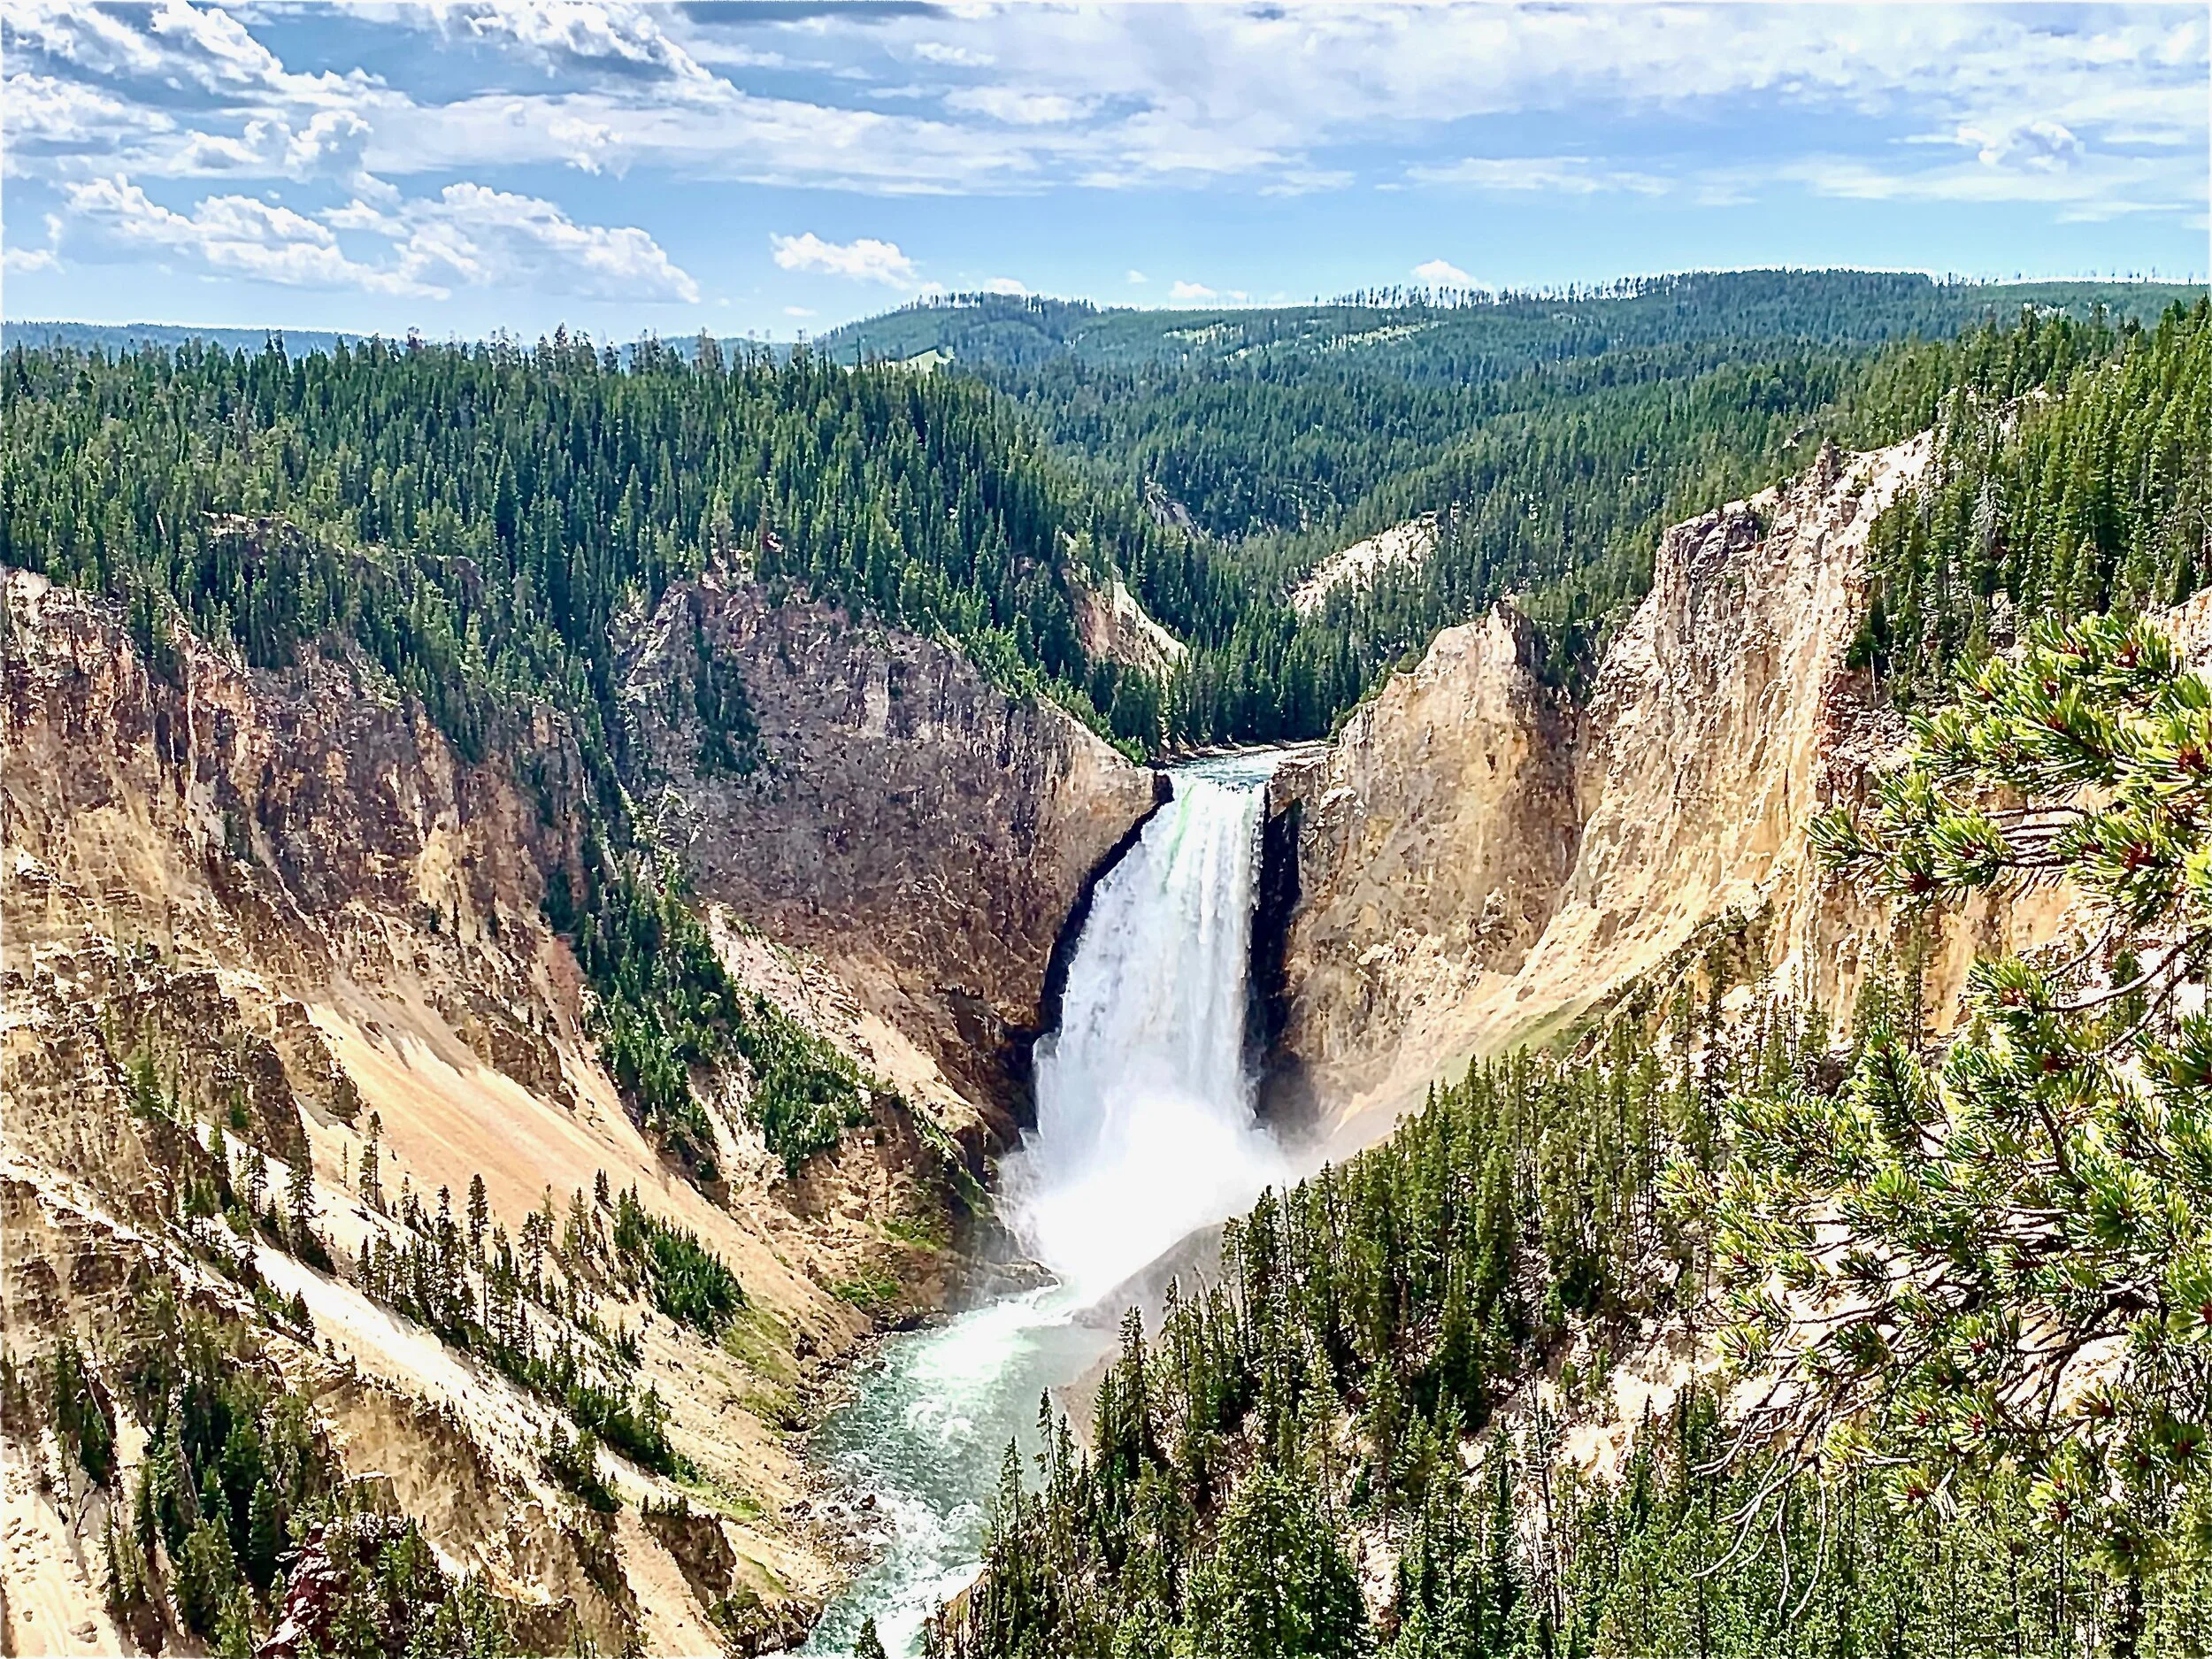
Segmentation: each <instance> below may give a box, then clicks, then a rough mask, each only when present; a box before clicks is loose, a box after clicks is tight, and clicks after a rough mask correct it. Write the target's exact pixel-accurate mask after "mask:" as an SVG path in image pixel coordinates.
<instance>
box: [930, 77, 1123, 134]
mask: <svg viewBox="0 0 2212 1659" xmlns="http://www.w3.org/2000/svg"><path fill="white" fill-rule="evenodd" d="M945 107H946V108H947V109H949V110H961V111H966V112H967V113H969V114H972V115H987V116H989V117H990V118H991V119H993V120H995V121H1003V122H1005V123H1006V124H1007V125H1008V126H1009V127H1058V126H1062V125H1064V124H1065V123H1066V122H1069V121H1072V120H1076V119H1079V118H1080V117H1081V116H1082V115H1084V114H1085V113H1086V112H1087V111H1088V109H1089V107H1090V106H1089V104H1087V102H1086V101H1084V100H1082V99H1079V98H1069V97H1063V96H1060V95H1059V94H1058V93H1055V92H1023V91H1019V90H1018V89H1016V88H1012V87H963V88H960V89H959V90H957V91H955V92H949V93H947V94H946V95H945Z"/></svg>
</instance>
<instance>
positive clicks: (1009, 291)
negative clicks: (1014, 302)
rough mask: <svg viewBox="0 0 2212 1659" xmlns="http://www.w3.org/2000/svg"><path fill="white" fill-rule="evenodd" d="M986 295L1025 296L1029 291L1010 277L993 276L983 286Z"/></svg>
mask: <svg viewBox="0 0 2212 1659" xmlns="http://www.w3.org/2000/svg"><path fill="white" fill-rule="evenodd" d="M983 291H984V292H985V293H986V294H1006V295H1011V296H1021V295H1025V294H1027V293H1028V292H1029V290H1028V289H1027V288H1024V287H1023V286H1022V285H1021V284H1020V283H1019V282H1018V281H1016V280H1014V279H1013V278H1012V277H1010V276H995V277H993V278H992V279H991V280H989V281H987V282H986V283H985V284H984V285H983Z"/></svg>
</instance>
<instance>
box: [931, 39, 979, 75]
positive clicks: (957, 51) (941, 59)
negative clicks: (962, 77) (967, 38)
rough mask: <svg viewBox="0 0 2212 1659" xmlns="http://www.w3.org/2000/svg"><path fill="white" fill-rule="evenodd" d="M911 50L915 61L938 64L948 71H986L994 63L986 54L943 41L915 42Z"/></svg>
mask: <svg viewBox="0 0 2212 1659" xmlns="http://www.w3.org/2000/svg"><path fill="white" fill-rule="evenodd" d="M912 50H913V55H914V58H915V59H916V61H918V62H920V63H925V64H940V65H944V66H945V67H946V68H949V69H987V68H989V67H990V66H991V64H992V62H993V61H994V60H993V58H992V57H991V55H990V53H988V52H979V51H977V50H974V49H973V48H972V47H967V46H952V45H948V44H947V43H946V42H943V41H917V42H914V46H913V49H912Z"/></svg>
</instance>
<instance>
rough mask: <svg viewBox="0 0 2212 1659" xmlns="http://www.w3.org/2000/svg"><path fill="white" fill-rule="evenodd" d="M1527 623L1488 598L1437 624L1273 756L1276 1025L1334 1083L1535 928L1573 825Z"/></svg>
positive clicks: (1555, 726)
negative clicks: (1437, 630)
mask: <svg viewBox="0 0 2212 1659" xmlns="http://www.w3.org/2000/svg"><path fill="white" fill-rule="evenodd" d="M1532 643H1533V641H1532V635H1531V634H1530V631H1529V628H1528V625H1527V624H1526V623H1525V621H1524V620H1523V619H1522V618H1520V617H1518V616H1517V615H1516V614H1515V613H1514V612H1513V611H1511V610H1510V609H1509V608H1508V607H1505V606H1500V607H1498V608H1497V609H1496V610H1494V611H1492V612H1491V614H1490V615H1489V616H1487V617H1486V618H1484V619H1483V620H1481V621H1479V622H1471V623H1468V624H1465V625H1463V626H1460V627H1455V628H1449V629H1447V630H1446V631H1445V632H1444V633H1442V634H1439V635H1438V636H1437V638H1436V641H1435V642H1434V643H1433V644H1432V646H1431V647H1430V649H1429V653H1428V655H1427V657H1425V658H1424V659H1423V660H1422V663H1421V664H1420V666H1419V667H1418V668H1417V669H1416V670H1415V671H1414V672H1411V673H1409V674H1400V675H1398V676H1397V677H1396V678H1394V680H1391V682H1390V683H1389V684H1388V685H1387V686H1386V687H1384V688H1383V690H1382V693H1381V694H1380V695H1379V696H1378V697H1377V698H1376V699H1375V700H1374V701H1373V702H1372V703H1368V704H1367V705H1365V706H1364V707H1363V708H1361V709H1360V710H1358V711H1356V713H1355V714H1354V715H1353V716H1352V718H1350V719H1349V720H1348V721H1347V722H1346V723H1345V727H1344V730H1343V732H1342V733H1341V734H1340V737H1339V739H1338V741H1336V742H1335V743H1333V744H1332V745H1331V746H1330V747H1329V748H1328V749H1325V750H1322V751H1320V752H1319V753H1318V754H1316V755H1313V756H1311V757H1305V758H1301V759H1295V760H1293V761H1291V762H1288V763H1286V764H1285V766H1284V768H1283V769H1282V770H1281V771H1280V772H1278V773H1277V774H1276V777H1275V779H1274V780H1273V783H1272V785H1271V791H1272V796H1273V799H1272V801H1271V806H1274V807H1276V808H1277V809H1278V810H1279V809H1280V807H1281V805H1282V804H1283V803H1289V802H1295V803H1297V810H1298V814H1299V824H1298V877H1299V887H1300V892H1301V895H1302V902H1301V903H1300V905H1299V908H1298V910H1297V911H1296V912H1295V915H1294V919H1293V923H1292V927H1291V933H1290V937H1289V941H1288V944H1287V950H1286V955H1287V957H1288V959H1289V961H1290V963H1291V964H1292V965H1293V978H1294V985H1293V988H1292V994H1291V1000H1290V1020H1289V1024H1288V1025H1287V1026H1286V1030H1285V1033H1284V1036H1283V1042H1284V1045H1285V1047H1286V1048H1287V1049H1288V1050H1289V1051H1290V1052H1291V1053H1293V1054H1294V1055H1296V1056H1298V1057H1299V1058H1300V1059H1301V1060H1302V1062H1303V1063H1304V1064H1306V1065H1307V1066H1308V1067H1310V1068H1311V1069H1312V1070H1313V1071H1315V1072H1317V1073H1318V1074H1319V1075H1320V1076H1321V1077H1322V1078H1325V1079H1326V1080H1327V1082H1328V1083H1329V1085H1330V1086H1331V1087H1332V1089H1333V1090H1341V1089H1344V1088H1347V1087H1348V1088H1351V1089H1354V1090H1357V1089H1360V1088H1363V1087H1369V1086H1371V1085H1372V1084H1373V1083H1375V1082H1377V1081H1379V1080H1381V1079H1382V1078H1383V1077H1384V1076H1385V1075H1386V1071H1387V1067H1388V1056H1389V1054H1390V1051H1391V1045H1392V1043H1393V1041H1394V1037H1395V1036H1396V1034H1397V1033H1402V1032H1403V1031H1404V1030H1405V1029H1406V1028H1407V1026H1408V1025H1409V1023H1410V1022H1412V1021H1414V1020H1415V1019H1417V1018H1419V1017H1420V1014H1421V1012H1422V1010H1423V1009H1424V1008H1425V1007H1426V1006H1428V1005H1430V1004H1432V1003H1436V1002H1450V1001H1453V1000H1455V999H1457V998H1458V997H1461V996H1463V995H1466V994H1467V993H1468V992H1470V991H1471V989H1472V988H1473V987H1475V986H1476V985H1478V984H1479V983H1480V981H1481V980H1482V979H1483V978H1484V976H1485V975H1486V974H1498V973H1510V972H1513V971H1514V970H1515V969H1516V968H1517V967H1518V966H1519V965H1520V964H1521V961H1522V959H1523V958H1524V957H1525V956H1526V955H1527V952H1528V949H1529V948H1530V946H1532V944H1534V943H1535V942H1536V941H1537V939H1538V938H1539V937H1540V935H1541V934H1542V932H1543V929H1544V925H1545V924H1546V923H1547V922H1548V920H1549V919H1550V918H1551V913H1552V910H1553V908H1554V906H1555V904H1556V902H1557V901H1558V898H1559V896H1560V895H1561V894H1562V892H1563V890H1564V888H1565V886H1566V883H1567V879H1568V877H1569V875H1570V873H1571V871H1572V869H1573V866H1574V859H1575V849H1576V845H1577V842H1578V838H1579V834H1580V824H1579V821H1578V812H1577V808H1576V799H1575V774H1574V759H1575V753H1576V738H1577V731H1578V719H1577V717H1576V716H1575V714H1574V712H1573V710H1571V709H1569V708H1567V707H1566V706H1565V705H1564V704H1563V702H1562V701H1561V700H1560V699H1559V698H1557V697H1556V696H1555V695H1553V693H1552V692H1551V691H1550V690H1549V689H1548V687H1545V686H1543V685H1542V684H1541V683H1540V681H1539V680H1537V678H1536V675H1535V673H1534V672H1533V671H1532V668H1531V666H1530V664H1531V660H1532V658H1531V649H1532Z"/></svg>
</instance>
